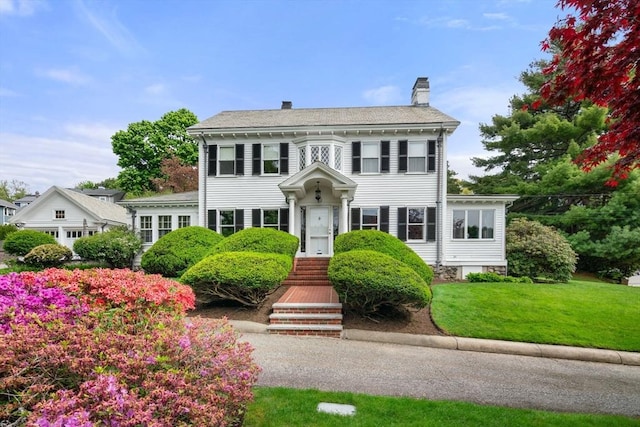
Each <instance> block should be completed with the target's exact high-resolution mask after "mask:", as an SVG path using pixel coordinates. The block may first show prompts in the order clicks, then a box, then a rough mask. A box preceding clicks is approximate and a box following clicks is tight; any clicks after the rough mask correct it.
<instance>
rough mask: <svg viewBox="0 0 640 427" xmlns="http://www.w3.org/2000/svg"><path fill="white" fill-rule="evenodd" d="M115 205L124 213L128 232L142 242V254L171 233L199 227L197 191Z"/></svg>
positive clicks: (130, 200) (129, 200)
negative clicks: (138, 237)
mask: <svg viewBox="0 0 640 427" xmlns="http://www.w3.org/2000/svg"><path fill="white" fill-rule="evenodd" d="M118 204H119V205H121V206H124V207H125V208H126V209H127V211H128V215H129V218H130V223H129V225H130V228H132V229H133V230H135V231H136V233H139V235H140V237H141V238H142V244H143V246H142V248H143V250H147V249H149V248H150V247H151V245H153V244H154V243H155V242H156V241H157V240H158V239H159V238H160V237H162V236H164V235H165V234H167V233H169V232H170V231H172V230H176V229H178V228H182V227H188V226H190V225H199V220H198V192H197V191H190V192H185V193H175V194H162V195H160V196H152V197H141V198H138V199H126V200H122V201H121V202H118Z"/></svg>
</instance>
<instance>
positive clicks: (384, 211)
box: [351, 206, 389, 233]
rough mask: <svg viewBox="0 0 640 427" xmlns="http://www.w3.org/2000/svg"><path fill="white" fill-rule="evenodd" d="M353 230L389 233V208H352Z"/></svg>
mask: <svg viewBox="0 0 640 427" xmlns="http://www.w3.org/2000/svg"><path fill="white" fill-rule="evenodd" d="M351 230H380V231H384V232H385V233H388V232H389V206H380V207H363V208H351Z"/></svg>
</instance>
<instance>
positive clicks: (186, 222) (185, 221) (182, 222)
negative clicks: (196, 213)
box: [178, 215, 191, 228]
mask: <svg viewBox="0 0 640 427" xmlns="http://www.w3.org/2000/svg"><path fill="white" fill-rule="evenodd" d="M190 225H191V217H190V216H189V215H179V216H178V228H184V227H189V226H190Z"/></svg>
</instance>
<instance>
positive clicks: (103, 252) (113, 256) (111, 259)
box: [73, 226, 142, 268]
mask: <svg viewBox="0 0 640 427" xmlns="http://www.w3.org/2000/svg"><path fill="white" fill-rule="evenodd" d="M141 249H142V240H140V237H138V236H136V234H135V233H134V232H132V231H131V230H128V229H127V227H125V226H122V227H115V228H112V229H110V230H109V231H105V232H104V233H98V234H94V235H93V236H89V237H81V238H79V239H78V240H76V241H75V242H74V243H73V250H74V252H75V253H77V254H78V255H79V256H80V257H81V258H82V259H84V260H89V261H98V262H106V263H107V264H109V265H110V266H111V267H114V268H125V267H131V264H132V263H133V259H134V257H135V256H136V255H137V253H138V252H140V250H141Z"/></svg>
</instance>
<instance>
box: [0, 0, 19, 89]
mask: <svg viewBox="0 0 640 427" xmlns="http://www.w3.org/2000/svg"><path fill="white" fill-rule="evenodd" d="M0 1H2V0H0ZM14 96H20V95H19V94H18V92H14V91H12V90H11V89H7V88H5V87H0V97H7V98H8V97H14Z"/></svg>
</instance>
